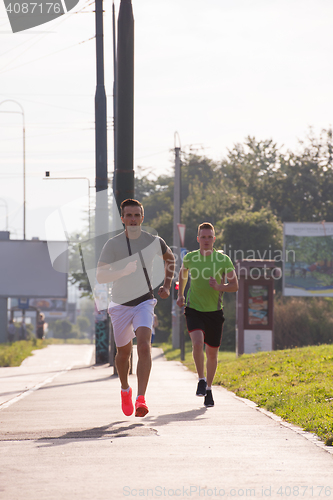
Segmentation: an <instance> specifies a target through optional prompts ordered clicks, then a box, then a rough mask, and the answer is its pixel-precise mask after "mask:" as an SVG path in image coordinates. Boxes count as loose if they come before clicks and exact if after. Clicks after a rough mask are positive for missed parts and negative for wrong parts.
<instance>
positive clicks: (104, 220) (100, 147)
mask: <svg viewBox="0 0 333 500" xmlns="http://www.w3.org/2000/svg"><path fill="white" fill-rule="evenodd" d="M95 10H96V16H95V19H96V69H97V85H96V93H95V147H96V212H95V267H97V262H98V259H99V256H100V253H101V251H102V248H103V246H104V244H105V243H106V241H107V239H108V232H109V213H108V194H107V193H108V191H107V190H108V166H107V121H106V95H105V86H104V49H103V0H95ZM97 298H98V299H100V300H97ZM97 303H98V304H97ZM101 303H103V306H101ZM95 304H96V305H95V337H96V364H105V363H107V362H108V361H109V320H108V315H107V285H106V284H105V285H99V284H97V283H96V285H95ZM97 305H98V307H97Z"/></svg>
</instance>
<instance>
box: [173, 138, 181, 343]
mask: <svg viewBox="0 0 333 500" xmlns="http://www.w3.org/2000/svg"><path fill="white" fill-rule="evenodd" d="M175 135H176V134H175ZM180 185H181V184H180V147H175V184H174V191H173V193H174V194H173V253H174V255H175V258H176V267H175V277H176V280H177V281H178V279H179V270H180V266H181V263H180V237H179V231H178V224H179V223H180ZM172 291H173V294H174V296H173V297H172V313H171V314H172V347H173V349H179V348H180V312H181V311H180V309H179V307H178V306H177V304H176V301H177V296H176V293H175V286H173V287H172Z"/></svg>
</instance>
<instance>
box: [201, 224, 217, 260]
mask: <svg viewBox="0 0 333 500" xmlns="http://www.w3.org/2000/svg"><path fill="white" fill-rule="evenodd" d="M215 240H216V237H215V230H214V226H213V225H212V224H211V223H210V222H203V223H202V224H199V226H198V236H197V242H198V243H199V248H200V252H201V253H202V252H209V253H211V252H212V251H213V246H214V243H215Z"/></svg>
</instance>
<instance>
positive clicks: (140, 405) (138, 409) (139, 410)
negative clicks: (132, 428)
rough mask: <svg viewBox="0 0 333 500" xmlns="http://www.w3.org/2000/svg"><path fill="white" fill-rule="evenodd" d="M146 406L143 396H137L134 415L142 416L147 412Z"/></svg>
mask: <svg viewBox="0 0 333 500" xmlns="http://www.w3.org/2000/svg"><path fill="white" fill-rule="evenodd" d="M148 411H149V410H148V406H147V405H146V401H145V398H144V396H138V398H137V400H136V401H135V416H136V417H144V416H145V415H147V413H148Z"/></svg>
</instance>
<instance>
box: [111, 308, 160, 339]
mask: <svg viewBox="0 0 333 500" xmlns="http://www.w3.org/2000/svg"><path fill="white" fill-rule="evenodd" d="M156 304H157V300H156V299H150V300H145V301H144V302H141V304H138V305H137V306H123V305H120V304H115V303H114V302H111V303H110V305H109V314H110V316H111V321H112V327H113V335H114V340H115V342H116V346H117V347H123V346H125V345H127V344H128V343H129V342H130V341H131V340H132V339H134V337H135V333H134V332H136V330H137V328H139V327H140V326H145V327H147V328H150V329H152V327H153V322H154V308H155V305H156Z"/></svg>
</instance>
